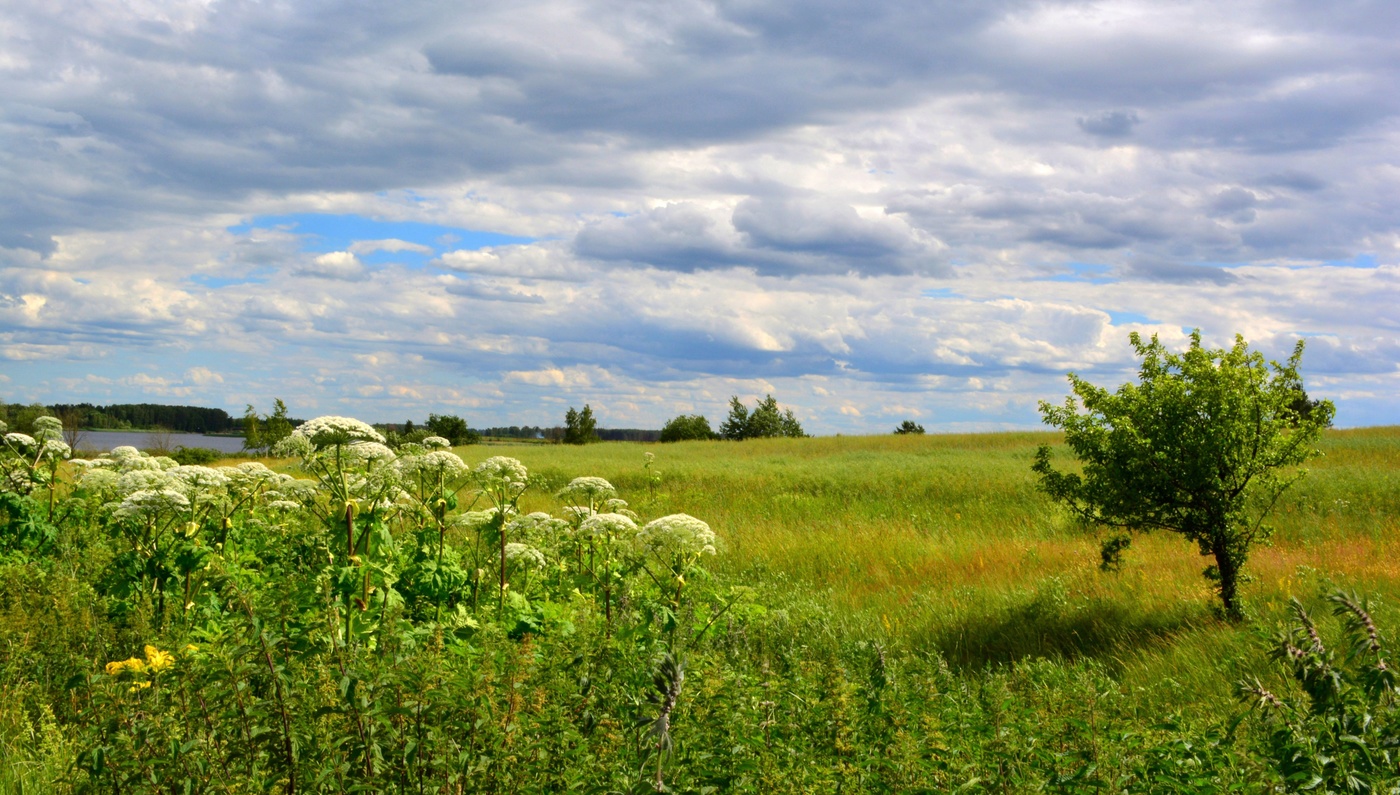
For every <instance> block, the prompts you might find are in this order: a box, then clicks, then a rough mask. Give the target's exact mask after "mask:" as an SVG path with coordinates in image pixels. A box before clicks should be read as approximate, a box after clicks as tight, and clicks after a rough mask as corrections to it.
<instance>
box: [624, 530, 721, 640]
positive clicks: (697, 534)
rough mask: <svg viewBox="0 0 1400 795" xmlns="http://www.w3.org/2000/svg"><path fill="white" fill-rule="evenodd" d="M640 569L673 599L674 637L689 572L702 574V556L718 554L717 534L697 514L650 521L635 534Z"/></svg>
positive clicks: (671, 623)
mask: <svg viewBox="0 0 1400 795" xmlns="http://www.w3.org/2000/svg"><path fill="white" fill-rule="evenodd" d="M633 544H634V546H635V548H636V550H637V553H638V555H639V556H640V559H641V570H642V571H643V572H645V573H646V575H647V576H648V577H650V578H651V581H652V582H653V583H655V584H656V587H657V588H658V589H660V591H661V593H662V594H665V595H668V596H669V598H670V605H669V611H668V612H669V616H668V618H667V627H668V630H669V631H670V633H671V636H672V637H673V638H674V636H675V630H676V626H677V621H678V615H679V613H680V609H681V605H682V596H683V595H684V592H685V578H686V576H687V575H694V574H696V573H702V572H703V571H704V570H703V569H702V568H700V565H699V564H700V559H701V558H703V557H704V556H706V555H714V554H715V533H714V531H713V530H711V529H710V526H709V525H708V524H706V523H704V522H702V521H701V520H699V519H696V518H695V517H694V516H690V515H688V514H684V513H673V514H671V515H669V516H663V517H661V518H660V519H653V520H651V521H650V522H647V523H646V525H645V526H643V527H642V529H641V530H639V531H638V532H637V534H636V535H635V536H633Z"/></svg>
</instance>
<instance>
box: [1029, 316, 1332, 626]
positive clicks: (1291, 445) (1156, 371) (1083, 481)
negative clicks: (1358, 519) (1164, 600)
mask: <svg viewBox="0 0 1400 795" xmlns="http://www.w3.org/2000/svg"><path fill="white" fill-rule="evenodd" d="M1131 339H1132V344H1133V348H1134V349H1135V351H1136V352H1137V355H1138V356H1139V357H1140V358H1141V359H1142V364H1141V366H1140V368H1139V377H1138V383H1136V384H1134V383H1127V384H1124V385H1123V386H1122V387H1120V388H1119V389H1118V391H1117V392H1109V391H1108V390H1106V389H1102V388H1100V387H1096V386H1094V385H1093V384H1090V383H1089V382H1087V381H1085V380H1083V379H1081V378H1079V377H1078V376H1076V375H1075V374H1073V373H1071V374H1070V375H1069V380H1070V384H1071V386H1072V389H1073V394H1071V395H1070V396H1069V397H1068V398H1066V399H1065V402H1064V404H1063V405H1061V406H1054V405H1052V404H1049V403H1041V405H1040V410H1041V414H1042V415H1043V416H1044V419H1045V422H1046V423H1047V424H1049V425H1051V426H1054V427H1056V428H1060V429H1062V430H1063V431H1064V434H1065V443H1066V444H1067V445H1068V446H1069V448H1070V450H1071V451H1072V452H1073V453H1074V455H1075V457H1076V458H1077V459H1078V460H1079V461H1080V462H1081V464H1082V466H1083V473H1082V474H1080V473H1074V472H1070V473H1064V472H1060V471H1057V470H1056V469H1055V468H1054V467H1053V466H1052V464H1051V449H1050V447H1049V446H1042V447H1041V448H1040V450H1039V451H1038V452H1037V454H1036V460H1035V465H1034V467H1033V469H1034V471H1035V472H1036V474H1038V475H1039V476H1040V487H1041V489H1043V490H1044V491H1045V493H1047V494H1049V495H1050V496H1051V497H1052V498H1054V499H1055V500H1056V501H1058V502H1060V503H1061V504H1063V505H1065V506H1066V507H1068V508H1069V510H1070V511H1071V512H1073V513H1074V514H1075V515H1076V516H1078V517H1079V518H1081V519H1083V520H1084V521H1086V522H1090V523H1092V524H1095V525H1100V526H1105V527H1110V528H1116V529H1121V530H1127V531H1151V530H1157V529H1160V530H1167V531H1169V532H1173V533H1179V534H1180V535H1182V536H1184V537H1186V538H1187V539H1189V540H1190V541H1192V542H1194V543H1195V544H1196V545H1197V547H1198V548H1199V550H1200V553H1201V554H1202V555H1204V556H1211V557H1213V558H1214V560H1215V565H1213V566H1211V567H1210V568H1208V569H1207V570H1206V576H1207V577H1208V578H1209V579H1211V580H1213V581H1214V582H1215V583H1216V586H1217V591H1218V593H1219V595H1220V599H1221V602H1222V604H1223V606H1224V610H1225V613H1226V615H1228V616H1229V617H1231V618H1232V619H1239V618H1240V617H1242V615H1243V612H1242V611H1243V608H1242V606H1241V605H1240V602H1239V598H1238V587H1239V580H1240V576H1241V570H1242V568H1243V566H1244V564H1245V562H1246V560H1247V559H1248V557H1249V551H1250V548H1251V547H1252V546H1253V545H1254V544H1255V543H1256V542H1257V541H1260V540H1262V539H1265V538H1267V537H1268V534H1269V528H1267V527H1265V526H1264V525H1263V520H1264V518H1265V517H1266V516H1267V515H1268V513H1269V511H1270V510H1271V509H1272V508H1273V507H1274V504H1275V503H1276V502H1277V500H1278V498H1279V496H1280V495H1281V494H1282V493H1283V491H1284V490H1285V489H1287V488H1288V487H1289V486H1290V485H1292V484H1293V483H1294V481H1296V480H1297V479H1298V478H1299V477H1301V476H1302V472H1301V471H1296V470H1293V469H1292V468H1293V467H1295V466H1296V465H1298V464H1301V463H1303V462H1304V461H1307V460H1308V459H1309V458H1312V457H1314V456H1316V455H1318V451H1317V449H1316V448H1315V445H1316V443H1317V440H1318V438H1319V436H1320V434H1321V432H1322V430H1323V428H1325V427H1326V426H1327V425H1328V424H1329V423H1330V422H1331V419H1332V414H1333V408H1332V404H1331V403H1330V402H1327V401H1323V402H1322V403H1321V404H1319V406H1318V407H1317V408H1316V409H1314V410H1312V411H1311V412H1310V413H1309V414H1308V416H1306V417H1304V416H1301V415H1299V414H1298V412H1297V410H1296V409H1295V398H1296V396H1297V395H1298V393H1299V391H1300V390H1301V388H1302V387H1301V383H1302V381H1301V377H1300V375H1299V373H1298V366H1299V363H1300V362H1301V360H1302V355H1303V343H1302V341H1301V340H1300V341H1299V342H1298V345H1297V346H1296V347H1295V348H1294V351H1293V355H1292V357H1290V358H1289V360H1288V361H1287V362H1286V363H1284V364H1279V363H1277V362H1266V361H1265V360H1264V357H1263V355H1262V354H1260V353H1258V352H1257V351H1253V352H1252V351H1250V350H1249V347H1248V346H1247V345H1246V344H1245V341H1244V338H1243V337H1238V336H1237V337H1236V338H1235V345H1234V347H1233V348H1230V349H1228V350H1225V349H1219V350H1208V349H1205V348H1203V347H1202V346H1201V335H1200V332H1199V331H1197V332H1194V333H1193V334H1192V335H1191V347H1190V349H1189V350H1187V351H1186V352H1185V353H1184V354H1180V355H1178V354H1173V353H1169V352H1168V351H1167V349H1166V348H1165V346H1163V345H1162V344H1161V343H1160V342H1159V341H1158V340H1157V338H1156V337H1155V336H1154V337H1153V338H1152V341H1151V342H1150V343H1144V342H1143V341H1142V338H1141V337H1140V336H1139V335H1138V334H1137V333H1136V332H1134V333H1133V335H1132V337H1131ZM1081 401H1082V406H1083V408H1082V410H1081V407H1080V404H1081ZM1123 539H1124V536H1122V535H1116V536H1114V538H1113V539H1111V540H1110V543H1111V544H1112V545H1113V547H1114V549H1113V550H1112V553H1111V554H1109V553H1108V548H1107V547H1106V548H1105V549H1106V554H1105V559H1104V560H1105V564H1106V565H1107V566H1111V565H1113V564H1114V563H1115V562H1116V559H1117V553H1118V552H1119V551H1121V550H1122V549H1123V548H1124V547H1125V546H1126V544H1125V543H1124V540H1123Z"/></svg>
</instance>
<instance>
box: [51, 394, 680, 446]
mask: <svg viewBox="0 0 1400 795" xmlns="http://www.w3.org/2000/svg"><path fill="white" fill-rule="evenodd" d="M45 408H47V409H48V410H49V412H50V413H52V414H53V415H54V416H55V417H59V418H61V419H63V421H64V425H69V426H72V425H76V426H77V427H80V428H87V429H91V430H111V431H123V430H129V429H133V428H136V429H145V428H165V429H168V430H172V431H179V432H183V433H242V432H243V418H242V417H233V416H230V415H229V413H228V412H227V411H224V410H223V409H211V408H206V407H203V406H162V405H159V404H156V403H115V404H112V405H110V406H95V405H93V404H91V403H56V404H54V405H51V406H46V407H45ZM302 422H303V420H292V425H293V426H296V425H300V424H301V423H302ZM415 424H418V425H421V423H415ZM405 425H408V427H410V428H411V427H413V426H412V425H409V424H407V423H405V424H403V425H400V424H393V423H391V424H388V425H386V426H383V427H385V428H386V429H388V430H394V431H399V432H402V431H403V430H404V429H405ZM472 430H474V431H476V432H477V433H479V434H481V435H482V436H484V437H486V438H495V439H548V440H551V441H558V440H559V439H562V438H563V437H564V428H563V426H555V427H544V426H540V425H510V426H501V427H496V428H473V429H472ZM597 433H598V438H600V439H602V440H603V441H606V442H654V441H656V440H657V438H658V437H659V436H660V435H661V431H659V430H645V429H641V428H599V429H597Z"/></svg>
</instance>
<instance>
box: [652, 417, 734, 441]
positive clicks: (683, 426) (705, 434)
mask: <svg viewBox="0 0 1400 795" xmlns="http://www.w3.org/2000/svg"><path fill="white" fill-rule="evenodd" d="M718 438H720V437H719V434H717V433H715V432H714V430H713V429H711V428H710V421H709V420H707V419H705V415H703V414H682V415H680V416H679V417H673V418H672V419H671V420H669V421H668V422H667V423H666V424H665V425H664V426H662V428H661V437H660V439H659V441H662V442H684V441H691V440H704V439H718Z"/></svg>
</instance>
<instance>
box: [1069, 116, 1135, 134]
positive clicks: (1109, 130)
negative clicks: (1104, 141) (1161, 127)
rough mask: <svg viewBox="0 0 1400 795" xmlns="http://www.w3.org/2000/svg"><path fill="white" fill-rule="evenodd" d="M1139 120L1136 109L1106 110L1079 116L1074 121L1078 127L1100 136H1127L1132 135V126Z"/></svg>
mask: <svg viewBox="0 0 1400 795" xmlns="http://www.w3.org/2000/svg"><path fill="white" fill-rule="evenodd" d="M1139 122H1140V119H1138V115H1137V112H1136V111H1131V110H1106V111H1104V112H1103V113H1100V114H1098V115H1097V116H1091V117H1088V118H1085V117H1083V116H1080V117H1079V119H1078V120H1077V122H1076V123H1077V124H1078V125H1079V129H1081V130H1083V131H1084V132H1086V133H1089V134H1090V135H1097V136H1099V137H1101V138H1127V137H1128V136H1129V135H1132V133H1133V128H1134V127H1136V126H1138V123H1139Z"/></svg>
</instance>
